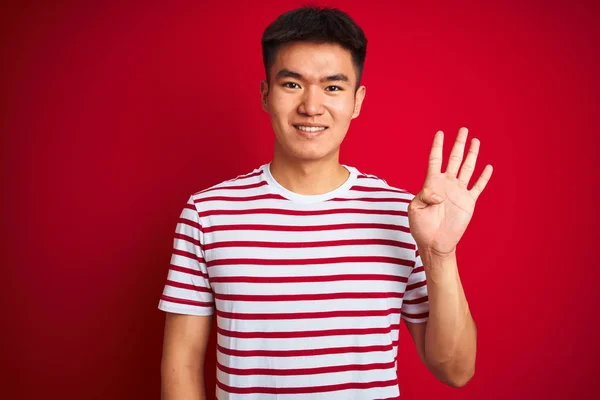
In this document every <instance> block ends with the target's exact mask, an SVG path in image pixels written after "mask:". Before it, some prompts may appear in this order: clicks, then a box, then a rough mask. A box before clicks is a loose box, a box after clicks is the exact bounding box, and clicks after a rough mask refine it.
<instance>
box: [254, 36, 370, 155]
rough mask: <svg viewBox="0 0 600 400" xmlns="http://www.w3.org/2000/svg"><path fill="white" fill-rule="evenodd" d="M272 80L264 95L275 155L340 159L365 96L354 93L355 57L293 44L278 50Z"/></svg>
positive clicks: (330, 47) (331, 49) (331, 48)
mask: <svg viewBox="0 0 600 400" xmlns="http://www.w3.org/2000/svg"><path fill="white" fill-rule="evenodd" d="M269 74H270V82H271V84H270V87H268V86H267V82H266V81H262V82H261V94H262V99H263V109H264V110H265V111H266V112H268V113H269V115H270V117H271V124H272V126H273V131H274V132H275V151H276V153H279V154H280V155H282V156H284V157H286V158H288V157H289V158H294V159H297V160H299V161H316V160H321V159H324V158H328V157H331V156H337V154H338V153H339V148H340V145H341V143H342V141H343V140H344V137H345V136H346V132H347V131H348V127H349V126H350V121H351V120H352V119H354V118H356V117H358V115H359V113H360V107H361V104H362V101H363V99H364V96H365V91H366V88H365V87H364V86H361V87H360V88H359V89H358V91H357V92H356V95H355V93H354V91H355V88H356V79H357V76H356V71H355V69H354V65H353V64H352V55H351V53H350V52H349V51H348V50H346V49H343V48H342V47H340V46H339V45H337V44H332V43H322V44H321V43H310V42H293V43H290V44H287V45H284V46H282V47H281V48H280V49H279V51H278V52H277V56H276V58H275V62H274V64H273V66H272V67H271V69H270V71H269ZM323 128H324V129H323Z"/></svg>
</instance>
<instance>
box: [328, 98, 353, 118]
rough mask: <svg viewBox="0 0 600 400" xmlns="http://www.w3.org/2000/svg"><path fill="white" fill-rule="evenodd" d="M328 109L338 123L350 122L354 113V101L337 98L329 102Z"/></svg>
mask: <svg viewBox="0 0 600 400" xmlns="http://www.w3.org/2000/svg"><path fill="white" fill-rule="evenodd" d="M328 108H329V110H330V112H331V114H332V116H333V118H334V120H335V122H336V123H338V124H339V123H340V122H343V121H345V120H349V119H350V117H352V114H353V113H354V99H348V98H347V97H341V96H340V97H335V98H332V99H331V101H329V102H328Z"/></svg>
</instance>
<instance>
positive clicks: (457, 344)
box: [407, 128, 493, 387]
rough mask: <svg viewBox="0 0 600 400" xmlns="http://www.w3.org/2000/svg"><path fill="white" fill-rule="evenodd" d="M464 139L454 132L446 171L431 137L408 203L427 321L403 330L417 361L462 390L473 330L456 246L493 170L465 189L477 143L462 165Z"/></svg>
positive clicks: (439, 141)
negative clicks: (423, 170)
mask: <svg viewBox="0 0 600 400" xmlns="http://www.w3.org/2000/svg"><path fill="white" fill-rule="evenodd" d="M467 135H468V129H466V128H461V129H459V131H458V136H457V138H456V141H455V142H454V147H453V148H452V152H451V153H450V158H449V160H448V166H447V168H446V171H445V172H441V167H442V153H443V151H442V149H443V144H444V133H443V132H442V131H438V132H437V133H436V135H435V137H434V139H433V145H432V147H431V153H430V156H429V168H428V170H427V177H426V179H425V184H424V185H423V189H422V190H421V191H420V192H419V193H418V194H417V195H416V196H415V197H414V198H413V199H412V201H411V202H410V204H409V205H408V219H409V225H410V228H411V234H412V236H413V237H414V239H415V242H416V244H417V248H418V249H419V251H421V261H422V262H423V269H424V271H425V275H426V280H427V289H428V296H429V299H428V300H429V320H428V322H427V324H426V325H425V326H423V327H416V326H412V325H410V324H407V327H408V329H409V331H410V332H411V335H412V336H413V338H414V339H415V343H416V344H417V350H418V351H419V355H420V356H421V359H422V360H423V362H424V363H425V364H426V365H427V366H428V368H429V369H430V370H431V371H432V372H433V373H434V375H436V376H437V377H438V378H439V379H440V380H442V381H443V382H446V383H448V384H449V385H451V386H455V387H460V386H464V385H465V384H466V383H467V382H468V381H469V380H470V379H471V377H472V376H473V374H474V372H475V353H476V344H477V329H476V327H475V322H474V321H473V318H472V317H471V313H470V311H469V306H468V304H467V300H466V298H465V293H464V291H463V288H462V284H461V282H460V277H459V275H458V267H457V263H456V246H457V245H458V242H459V241H460V239H461V237H462V236H463V234H464V232H465V230H466V229H467V226H468V225H469V222H470V221H471V218H472V216H473V213H474V211H475V203H476V201H477V199H478V198H479V196H480V195H481V193H482V192H483V190H484V189H485V187H486V185H487V183H488V181H489V180H490V178H491V176H492V171H493V168H492V166H491V165H489V164H488V165H486V167H485V168H484V169H483V172H482V173H481V175H480V176H479V178H478V179H477V181H476V182H475V184H474V185H473V187H472V188H471V189H470V190H469V189H468V185H469V181H470V180H471V177H472V175H473V171H474V170H475V163H476V160H477V155H478V153H479V143H480V142H479V140H478V139H472V140H471V145H470V146H469V153H468V154H467V157H466V159H465V160H464V163H463V155H464V149H465V144H466V142H467ZM461 163H462V166H461ZM459 169H460V172H459Z"/></svg>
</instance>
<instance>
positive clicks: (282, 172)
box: [270, 152, 350, 195]
mask: <svg viewBox="0 0 600 400" xmlns="http://www.w3.org/2000/svg"><path fill="white" fill-rule="evenodd" d="M270 170H271V175H272V176H273V178H274V179H275V180H276V181H277V182H278V183H279V184H280V185H281V186H283V187H284V188H286V189H287V190H289V191H291V192H294V193H297V194H302V195H319V194H324V193H328V192H331V191H333V190H335V189H337V188H338V187H340V186H342V185H343V184H344V182H346V180H347V179H348V177H349V176H350V172H349V171H348V170H347V169H346V168H344V167H343V166H342V165H341V164H340V163H339V161H338V157H337V155H335V156H334V157H332V158H330V159H322V160H314V161H313V160H311V161H302V160H297V159H289V158H287V157H283V156H281V155H278V154H277V152H276V153H275V155H274V157H273V160H272V161H271V166H270Z"/></svg>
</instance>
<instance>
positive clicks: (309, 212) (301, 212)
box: [198, 208, 408, 217]
mask: <svg viewBox="0 0 600 400" xmlns="http://www.w3.org/2000/svg"><path fill="white" fill-rule="evenodd" d="M250 214H274V215H295V216H317V215H332V214H379V215H398V216H402V217H407V216H408V212H406V211H399V210H369V209H360V208H337V209H332V210H286V209H280V208H252V209H247V210H221V209H219V210H212V209H211V210H207V211H201V212H199V213H198V215H199V216H200V217H211V216H214V215H250Z"/></svg>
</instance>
